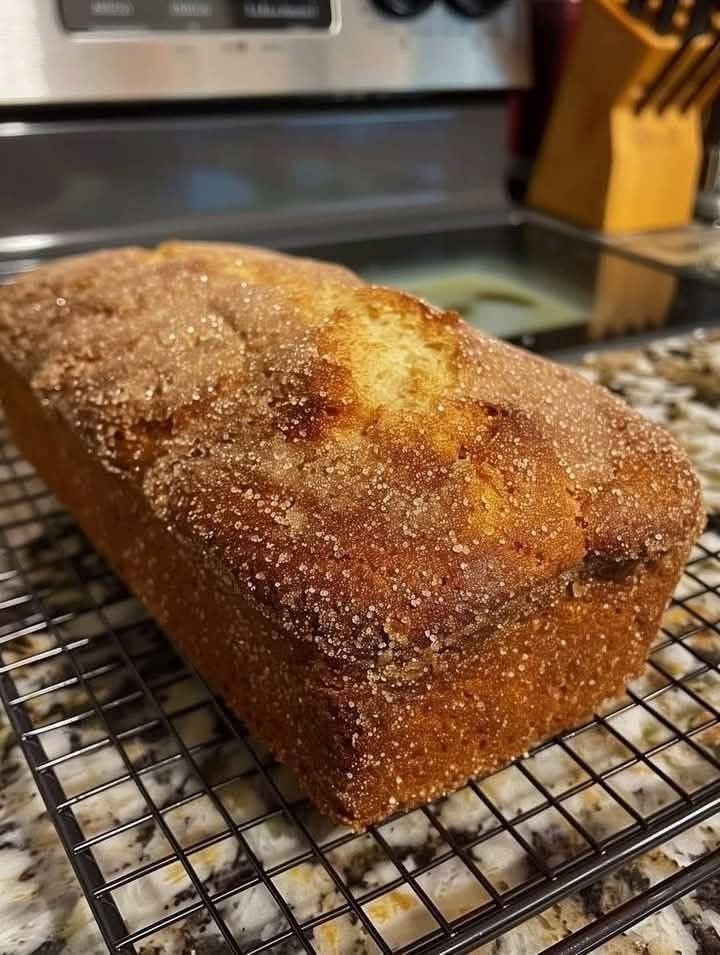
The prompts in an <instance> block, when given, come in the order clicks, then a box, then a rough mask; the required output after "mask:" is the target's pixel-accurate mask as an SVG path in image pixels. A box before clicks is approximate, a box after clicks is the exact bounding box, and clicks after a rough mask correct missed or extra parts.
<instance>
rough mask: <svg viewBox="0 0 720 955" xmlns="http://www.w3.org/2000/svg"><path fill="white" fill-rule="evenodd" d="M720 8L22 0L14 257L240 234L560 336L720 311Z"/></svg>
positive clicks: (7, 171) (17, 261) (3, 135)
mask: <svg viewBox="0 0 720 955" xmlns="http://www.w3.org/2000/svg"><path fill="white" fill-rule="evenodd" d="M715 2H716V0H713V2H712V3H710V2H708V0H697V2H695V3H694V4H693V2H692V0H689V2H688V0H670V2H668V0H662V2H657V0H628V2H627V5H626V6H623V5H622V4H621V3H620V0H584V2H583V3H582V4H581V3H579V2H578V0H534V2H532V3H530V4H529V5H528V4H526V3H525V2H524V0H263V2H255V0H3V3H2V5H0V106H1V109H0V117H1V121H0V168H1V170H2V178H3V183H4V188H3V199H2V202H0V272H1V273H4V274H6V275H9V274H12V273H14V272H18V271H20V270H24V269H26V268H29V267H31V266H32V265H33V264H34V263H35V262H36V261H38V260H39V259H42V258H45V257H47V256H54V255H57V254H61V253H65V252H72V251H77V250H82V249H87V248H91V247H94V246H96V245H111V244H119V243H129V242H130V243H131V242H139V243H151V242H154V241H156V240H159V239H162V238H165V237H167V236H168V235H173V236H183V237H188V238H192V237H197V238H214V239H229V240H236V241H243V242H257V243H263V244H266V245H271V246H276V247H280V248H287V249H295V250H300V251H305V252H308V253H309V254H315V255H320V256H324V257H328V258H332V259H335V260H339V261H343V262H346V263H347V264H348V265H351V266H352V267H354V268H356V269H358V270H359V271H360V272H361V273H362V274H363V275H366V276H367V277H368V278H369V279H372V280H373V281H377V282H384V283H388V284H398V285H401V286H403V287H406V288H409V289H411V290H413V291H415V292H417V293H419V294H421V295H423V296H424V297H426V298H428V299H430V300H431V301H434V302H436V303H437V304H439V305H443V306H451V307H454V308H457V309H459V310H460V311H461V312H462V313H463V314H464V315H465V316H466V317H467V318H468V319H469V320H470V321H471V322H473V323H475V324H477V325H479V326H482V327H484V328H487V329H488V330H490V331H492V332H494V333H495V334H498V335H501V336H503V337H506V338H509V339H511V340H516V341H520V342H522V343H524V344H525V345H527V346H528V347H531V348H535V349H538V350H540V351H550V352H553V353H554V352H558V351H560V352H563V351H567V350H572V349H574V348H582V347H583V346H584V345H585V344H586V343H587V342H588V341H607V340H610V339H612V340H615V339H617V338H618V337H619V338H624V337H627V336H633V337H635V338H637V337H638V336H640V337H643V336H644V337H648V336H652V335H655V334H657V333H658V331H662V330H663V329H666V328H671V327H685V328H691V327H692V328H694V327H698V326H703V325H707V324H712V323H713V322H714V321H716V320H717V318H718V316H719V315H720V287H719V286H718V284H717V276H718V269H720V230H718V228H717V219H718V216H720V210H718V190H719V189H720V184H719V180H720V173H719V172H718V168H719V164H718V140H719V139H720V118H719V115H718V109H717V107H715V108H713V105H712V104H713V99H714V98H715V94H716V93H717V86H718V79H719V78H720V49H719V47H718V36H719V33H718V28H719V26H720V23H719V21H718V11H717V10H716V9H715V8H714V6H713V3H715ZM703 140H704V141H703Z"/></svg>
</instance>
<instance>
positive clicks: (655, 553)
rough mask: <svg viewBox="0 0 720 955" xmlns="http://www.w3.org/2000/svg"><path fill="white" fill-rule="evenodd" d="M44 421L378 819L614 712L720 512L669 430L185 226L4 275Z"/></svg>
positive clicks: (52, 454)
mask: <svg viewBox="0 0 720 955" xmlns="http://www.w3.org/2000/svg"><path fill="white" fill-rule="evenodd" d="M0 349H1V354H2V360H1V363H0V393H1V397H2V401H3V403H4V405H5V408H6V412H7V417H8V420H9V423H10V426H11V428H12V431H13V434H14V437H15V438H16V440H17V444H18V445H19V447H20V449H21V450H22V451H23V453H24V454H25V455H26V456H27V457H28V458H29V460H30V461H31V462H32V463H33V464H34V465H35V467H36V468H37V470H38V472H39V473H40V474H41V475H42V476H43V477H44V478H45V479H46V480H47V482H48V484H49V485H50V487H51V488H52V489H53V490H54V491H55V493H56V494H57V495H58V497H59V498H60V499H61V500H62V501H63V502H64V503H65V504H66V506H67V507H68V508H69V509H70V511H71V512H72V513H73V514H74V515H75V516H76V518H77V520H78V521H79V523H80V525H81V526H82V527H83V528H84V530H85V532H86V533H87V534H88V536H89V537H90V539H91V540H92V541H93V542H94V543H95V545H96V546H97V547H98V549H99V550H100V551H101V552H102V553H103V554H105V555H106V557H107V558H108V559H109V561H110V562H111V564H112V565H113V567H114V568H115V569H116V571H117V573H118V574H119V575H120V576H121V577H123V578H124V579H125V581H126V582H127V583H128V585H129V586H130V587H131V588H132V589H133V590H134V591H135V593H136V594H137V595H138V597H139V598H140V599H141V600H142V601H144V603H145V604H146V606H147V607H148V609H149V610H150V611H151V612H152V614H153V615H154V616H155V617H156V619H157V620H158V621H159V623H160V624H161V625H162V626H163V627H164V628H165V629H166V631H167V633H168V634H169V635H170V636H171V637H172V638H173V639H174V640H175V641H176V642H177V644H178V645H179V646H180V648H181V649H182V651H183V652H184V653H185V654H186V656H187V657H188V658H189V660H190V661H191V662H192V663H193V664H195V665H196V666H197V667H198V668H199V669H200V671H201V672H202V673H204V675H205V676H206V677H207V679H208V680H209V682H210V683H211V685H212V686H213V687H214V688H215V689H216V690H217V692H218V693H220V694H222V696H223V697H224V698H225V699H226V700H227V702H228V704H229V705H230V706H231V707H232V708H233V709H234V710H235V711H236V712H237V713H238V714H240V716H241V717H242V719H243V720H244V721H245V722H246V723H247V724H248V726H249V727H250V728H251V729H252V731H253V732H254V733H255V734H256V735H257V736H258V737H259V738H260V739H261V740H263V741H264V743H265V744H266V745H267V746H268V747H269V748H270V749H271V750H272V751H273V752H274V753H275V754H276V756H277V757H278V758H279V759H281V760H283V761H284V762H286V763H287V764H288V765H289V766H291V767H292V769H293V770H294V771H295V772H296V774H297V776H298V778H299V781H300V783H301V784H302V786H303V787H304V788H305V789H306V791H307V792H308V794H309V795H310V796H311V797H312V798H313V799H314V800H315V802H316V803H317V805H318V806H319V807H321V809H323V810H324V811H326V812H327V813H329V814H330V815H332V816H334V817H335V818H338V819H342V820H345V821H346V822H348V823H349V824H351V825H352V826H361V825H363V824H366V823H369V822H371V821H375V820H379V819H381V818H383V817H385V816H387V815H388V814H389V813H392V812H393V811H395V810H397V809H399V808H402V807H410V806H413V805H417V804H419V803H421V802H423V801H425V800H427V799H429V798H431V797H434V796H437V795H438V794H441V793H443V792H446V791H448V790H451V789H453V788H454V787H457V786H458V785H460V784H462V783H463V782H464V781H465V780H466V779H467V778H468V777H469V776H471V775H473V774H477V773H485V772H488V771H489V770H492V769H494V768H496V767H498V766H500V765H501V764H503V763H505V762H507V761H508V760H509V759H511V758H512V757H514V756H516V755H517V754H519V753H521V752H522V751H524V750H525V749H526V748H527V747H528V745H530V744H532V743H534V742H537V741H539V740H540V739H542V738H543V737H545V736H547V735H548V734H550V733H552V732H554V731H558V730H561V729H563V728H565V727H569V726H571V725H572V724H574V723H575V722H576V721H577V720H579V719H582V718H584V717H586V716H588V715H590V714H591V713H592V711H593V709H594V707H596V706H597V704H598V703H599V702H600V701H601V700H603V699H604V698H605V697H607V696H608V695H611V694H614V693H616V692H618V691H619V690H620V689H621V688H622V686H623V682H624V681H625V680H626V679H627V678H628V677H630V676H632V675H634V674H636V673H637V672H638V671H639V670H640V668H641V666H642V664H643V661H644V658H645V656H646V653H647V650H648V647H649V644H650V642H651V641H652V639H653V637H654V635H655V632H656V628H657V626H658V621H659V619H660V615H661V613H662V611H663V609H664V607H665V605H666V603H667V601H668V599H669V597H670V595H671V592H672V590H673V587H674V584H675V582H676V580H677V578H678V576H679V574H680V572H681V569H682V566H683V563H684V560H685V559H686V557H687V554H688V551H689V548H690V547H691V544H692V542H693V540H694V539H695V537H696V535H697V533H698V532H699V529H700V527H701V525H702V522H703V514H702V507H701V501H700V495H699V490H698V483H697V481H696V479H695V477H694V475H693V473H692V470H691V468H690V466H689V464H688V461H687V459H686V457H685V455H684V453H683V452H682V451H681V450H680V449H679V447H678V446H677V445H676V444H675V442H674V441H673V439H672V438H671V437H670V436H669V435H668V434H666V433H665V432H664V431H663V430H662V429H660V428H658V427H656V426H655V425H653V424H651V423H650V422H649V421H646V420H645V419H643V418H642V417H641V416H640V415H638V414H636V413H635V412H633V411H631V410H630V409H629V408H627V407H626V406H625V405H624V404H622V403H621V402H620V401H619V400H618V399H616V398H615V397H614V396H612V395H611V394H610V393H608V392H607V391H605V390H604V389H602V388H600V387H598V386H595V385H593V384H590V383H588V382H586V381H584V380H583V379H582V378H581V377H579V376H578V375H576V374H574V373H573V372H572V371H570V370H568V369H566V368H563V367H560V366H557V365H555V364H552V363H550V362H548V361H544V360H542V359H540V358H537V357H534V356H532V355H530V354H527V353H525V352H523V351H520V350H517V349H514V348H512V347H510V346H508V345H506V344H504V343H501V342H499V341H496V340H495V339H493V338H490V337H487V336H485V335H483V334H480V333H478V332H477V331H475V330H473V329H471V328H470V327H468V326H467V325H465V324H464V323H463V321H462V320H461V319H460V318H459V317H458V316H457V315H456V314H455V313H453V312H443V311H438V310H437V309H435V308H432V307H431V306H430V305H428V304H426V303H424V302H422V301H419V300H418V299H416V298H413V297H412V296H410V295H406V294H403V293H402V292H398V291H392V290H390V289H386V288H379V287H375V286H368V285H366V284H364V283H363V282H362V281H361V280H360V279H359V278H358V277H357V276H355V275H353V274H352V273H350V272H348V271H346V270H345V269H343V268H340V267H337V266H333V265H325V264H321V263H319V262H312V261H308V260H304V259H299V258H293V257H290V256H285V255H280V254H275V253H270V252H265V251H261V250H258V249H252V248H246V247H242V246H233V245H220V244H186V243H182V242H173V243H169V244H166V245H162V246H160V247H159V248H157V249H155V250H146V249H141V248H127V249H121V250H116V251H108V252H100V253H97V254H92V255H85V256H80V257H77V258H72V259H66V260H62V261H58V262H56V263H53V264H51V265H46V266H43V267H42V268H39V269H37V270H36V271H34V272H32V273H30V274H28V275H25V276H22V277H20V278H18V279H17V280H16V281H15V282H13V283H11V284H9V285H7V286H6V287H4V288H2V289H0Z"/></svg>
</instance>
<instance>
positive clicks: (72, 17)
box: [59, 0, 332, 31]
mask: <svg viewBox="0 0 720 955" xmlns="http://www.w3.org/2000/svg"><path fill="white" fill-rule="evenodd" d="M59 7H60V16H61V19H62V22H63V25H64V26H65V29H66V30H70V31H84V30H96V31H103V30H170V31H173V30H190V31H202V30H283V29H287V28H289V27H302V28H305V29H309V30H329V29H330V27H331V25H332V6H331V3H330V0H59Z"/></svg>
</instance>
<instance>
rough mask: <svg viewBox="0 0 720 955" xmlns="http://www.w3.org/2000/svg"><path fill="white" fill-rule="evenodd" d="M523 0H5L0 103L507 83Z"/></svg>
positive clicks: (0, 12)
mask: <svg viewBox="0 0 720 955" xmlns="http://www.w3.org/2000/svg"><path fill="white" fill-rule="evenodd" d="M527 80H528V61H527V34H526V29H525V16H524V13H523V3H522V0H454V2H451V3H450V2H443V0H435V2H432V0H3V3H2V4H1V5H0V100H1V101H2V102H4V103H15V104H37V103H44V104H47V103H70V102H88V101H93V102H97V101H101V100H116V101H117V100H122V101H129V100H134V101H138V100H142V101H148V100H171V99H178V98H193V99H202V98H205V99H206V98H208V97H213V98H215V97H238V96H242V97H248V96H287V95H297V94H305V95H309V94H314V95H329V96H332V97H335V96H338V95H343V94H363V93H371V92H372V93H379V92H382V93H387V92H418V91H421V90H478V89H504V88H508V87H513V86H515V87H516V86H520V85H523V84H525V83H526V82H527Z"/></svg>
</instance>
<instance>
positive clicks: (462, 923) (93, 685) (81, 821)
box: [0, 419, 720, 955]
mask: <svg viewBox="0 0 720 955" xmlns="http://www.w3.org/2000/svg"><path fill="white" fill-rule="evenodd" d="M718 531H720V527H719V526H718V524H717V522H715V523H714V524H712V523H711V526H710V527H709V529H708V530H707V531H706V533H705V534H704V536H703V538H702V540H701V541H700V543H699V545H698V546H696V547H695V549H694V550H693V553H692V555H691V558H690V561H689V563H688V566H687V569H686V572H685V575H684V577H683V579H682V581H681V584H680V588H679V589H678V592H677V596H676V600H675V602H674V604H673V606H672V607H671V608H670V609H669V610H668V612H667V614H666V616H665V618H664V624H663V628H662V631H661V633H660V635H659V637H658V640H657V642H656V644H655V646H654V649H653V652H652V655H651V659H650V662H649V664H648V666H647V668H646V670H645V672H644V673H643V675H642V676H641V677H640V678H639V679H637V680H635V681H634V682H633V683H632V684H631V685H630V686H628V688H627V692H626V694H625V695H624V696H623V697H622V698H620V699H618V700H616V701H614V702H613V703H612V704H611V705H607V706H606V707H605V708H604V709H603V710H602V712H600V713H598V714H597V715H596V717H595V718H594V719H593V720H592V721H591V722H588V723H587V724H585V725H583V726H580V727H577V728H575V729H574V730H572V731H570V732H567V733H564V734H562V735H561V736H559V737H557V738H555V739H553V740H551V741H549V742H547V743H545V744H544V745H542V746H540V747H538V748H537V749H535V750H534V751H533V752H532V753H531V754H530V755H529V756H527V757H525V758H523V759H521V760H518V761H516V762H515V763H514V764H513V765H512V766H510V767H508V768H506V769H505V770H503V771H502V772H500V773H497V774H495V775H494V776H491V777H488V778H485V779H483V780H479V781H473V782H471V783H469V784H468V785H467V786H466V787H465V788H463V789H462V790H460V791H459V792H457V793H455V794H453V795H451V796H449V797H447V798H445V799H441V800H438V801H437V802H435V803H433V804H430V805H428V806H425V807H423V808H421V809H418V810H416V811H414V812H411V813H407V814H401V815H398V816H396V817H395V818H393V819H391V820H389V821H388V822H386V823H385V824H383V825H381V826H378V827H374V828H371V829H370V830H368V831H367V832H365V833H362V834H357V833H352V832H350V831H349V830H347V829H345V828H343V827H340V826H338V825H335V824H333V823H331V822H329V821H328V820H326V819H324V818H322V817H321V816H320V815H319V814H318V813H317V811H316V810H314V809H313V807H312V806H311V805H310V804H309V803H308V801H307V800H306V799H304V798H303V796H302V794H301V793H300V792H299V791H298V790H297V788H296V786H295V783H294V781H293V779H292V777H291V776H290V774H289V773H288V772H287V771H286V770H285V769H284V768H283V767H281V766H279V765H278V764H277V763H275V762H274V761H273V760H272V758H271V757H270V755H269V754H268V753H267V752H266V751H265V750H264V749H263V748H262V747H261V746H260V745H259V744H258V743H257V742H256V741H254V740H253V739H252V738H250V737H249V736H248V734H247V733H246V731H245V730H244V728H243V726H242V725H241V724H240V723H239V722H238V721H237V720H235V719H234V718H233V717H232V716H231V715H230V714H229V713H227V712H226V711H225V709H224V708H223V706H222V703H221V702H220V701H219V700H218V699H216V698H215V697H213V695H212V694H211V693H210V692H209V691H208V689H207V687H206V686H205V684H204V683H203V682H202V680H201V679H200V678H199V677H198V675H197V674H196V673H194V672H193V671H192V670H191V669H190V668H189V667H188V666H187V665H186V664H185V663H184V661H183V660H182V659H181V658H180V657H179V655H178V654H177V652H176V651H175V650H174V649H173V647H172V646H171V644H169V643H168V642H167V640H166V639H165V637H164V636H163V635H162V634H161V632H160V631H159V630H158V629H157V627H156V626H155V625H154V624H153V622H152V621H151V620H150V619H148V618H147V616H146V614H145V613H144V612H143V610H142V608H141V607H140V606H139V605H138V604H137V602H136V601H134V600H133V598H132V597H131V596H130V595H129V594H128V592H127V591H126V590H125V588H124V587H123V585H122V584H121V583H120V581H118V580H117V578H116V577H114V576H113V574H112V573H111V572H110V571H109V569H108V568H107V566H106V565H105V564H104V563H103V561H102V559H101V558H100V557H99V556H98V554H97V553H96V552H95V551H94V550H93V549H92V547H91V546H90V545H89V544H88V542H87V541H86V540H85V539H84V537H83V536H82V534H81V533H80V532H79V530H78V529H77V527H76V526H75V525H74V524H73V522H72V520H71V519H70V518H69V517H68V516H67V515H66V514H64V513H63V511H62V509H61V508H60V507H59V505H58V504H57V502H56V500H55V499H54V498H53V497H52V495H51V494H50V493H49V492H48V491H47V489H46V487H45V486H44V485H43V483H42V482H41V481H40V480H39V479H38V478H37V477H36V476H35V475H34V473H33V471H32V469H31V468H30V466H29V465H28V464H27V463H26V462H25V461H24V460H23V459H22V458H21V457H20V456H19V454H18V453H17V451H16V450H15V449H14V448H13V446H12V445H11V443H10V441H9V438H8V434H7V430H6V428H5V426H4V424H3V423H2V420H1V419H0V694H1V695H2V700H3V703H4V705H5V708H6V710H7V712H8V715H9V718H10V720H11V723H12V726H13V728H14V730H15V731H16V733H17V734H18V737H19V739H20V742H21V745H22V748H23V751H24V753H25V756H26V758H27V761H28V763H29V766H30V769H31V771H32V773H33V776H34V778H35V781H36V783H37V786H38V788H39V790H40V792H41V794H42V796H43V799H44V800H45V803H46V804H47V807H48V810H49V812H50V814H51V817H52V819H53V821H54V823H55V826H56V828H57V832H58V835H59V837H60V839H61V841H62V843H63V846H64V848H65V850H66V852H67V854H68V856H69V858H70V861H71V863H72V865H73V868H74V870H75V872H76V874H77V877H78V879H79V881H80V884H81V886H82V888H83V891H84V892H85V895H86V896H87V899H88V901H89V903H90V906H91V908H92V911H93V914H94V916H95V918H96V919H97V922H98V924H99V926H100V929H101V931H102V934H103V937H104V939H105V941H106V943H107V945H108V947H109V948H110V949H111V950H112V951H121V952H128V951H138V952H148V953H149V952H160V951H177V952H180V951H183V950H187V951H190V950H193V951H197V952H199V953H200V952H203V951H207V952H217V951H220V950H222V951H225V950H231V951H241V952H244V953H248V955H251V953H259V952H275V953H278V955H280V953H282V955H290V953H294V952H303V951H306V952H318V953H320V955H324V953H329V952H333V953H336V952H343V953H344V952H353V953H363V952H373V953H374V952H382V953H389V952H401V953H410V952H412V953H416V955H425V953H430V952H433V953H434V952H445V953H448V952H455V953H460V952H464V951H469V950H470V949H471V948H473V947H475V946H477V945H479V944H480V943H482V942H485V941H488V940H490V939H492V938H494V937H496V936H498V935H499V934H500V933H502V932H503V931H505V930H507V929H508V928H510V927H512V926H513V925H516V924H518V923H519V922H521V921H523V920H524V919H526V918H528V917H529V916H530V915H532V914H533V913H535V912H539V911H540V910H542V909H545V908H547V907H548V906H549V905H551V904H552V903H553V902H555V901H557V900H558V899H560V898H562V897H563V896H565V895H567V894H568V893H569V892H571V891H574V890H577V889H579V888H581V887H582V886H585V885H588V884H589V883H590V882H592V881H594V880H596V879H598V878H599V877H600V876H602V875H603V874H604V873H607V872H609V871H610V870H612V869H615V868H617V867H618V866H620V865H621V864H623V863H624V862H627V861H628V860H630V859H632V858H634V857H635V856H637V855H639V854H640V853H642V852H644V851H646V850H647V849H649V848H651V847H653V846H655V845H659V844H660V843H661V842H664V841H666V840H667V839H669V838H670V837H672V836H673V835H675V834H677V833H679V832H681V831H683V830H684V829H687V828H688V827H690V826H691V825H693V824H696V823H698V822H700V821H701V820H703V819H705V818H707V817H708V816H710V815H711V814H713V813H715V812H717V811H718V810H719V809H720V624H719V621H720V596H719V595H718V594H719V593H720V590H719V586H720V534H719V533H718ZM719 866H720V859H718V853H717V852H715V853H712V854H711V855H710V856H708V858H707V859H704V860H699V861H698V862H697V863H695V864H694V865H693V866H691V867H689V869H688V870H686V871H685V872H681V873H679V874H678V876H677V877H675V879H674V880H669V881H668V883H667V885H666V887H663V886H661V887H660V888H659V889H658V888H657V887H656V888H655V889H653V890H652V892H648V893H645V895H643V896H640V897H639V898H637V899H635V900H632V901H631V902H630V903H628V904H627V906H624V907H622V908H621V909H619V910H618V912H617V913H613V914H612V915H611V916H610V917H606V918H605V919H604V920H601V921H600V922H599V923H595V925H593V926H590V927H589V928H588V929H587V930H585V932H584V933H579V937H578V939H577V943H576V945H575V947H574V948H572V951H574V952H580V951H590V950H591V948H592V945H593V944H595V943H596V942H597V941H598V940H602V939H603V938H607V937H609V936H610V935H612V934H613V933H614V932H617V931H620V930H621V929H622V928H624V927H626V926H627V925H629V924H632V923H633V922H635V921H637V920H638V919H639V918H640V917H642V915H644V914H647V913H648V912H650V911H652V910H653V909H656V908H658V907H659V905H660V904H663V903H664V902H667V901H668V900H670V899H673V898H676V897H677V896H678V895H679V894H680V893H681V892H684V891H687V890H688V889H689V888H692V887H693V886H694V885H697V884H698V883H699V881H700V880H702V879H704V878H706V877H707V876H708V875H709V874H711V873H713V872H717V871H718V868H719ZM663 885H665V884H663ZM558 950H559V949H558ZM563 950H564V951H568V950H569V949H568V948H567V947H566V948H564V949H563Z"/></svg>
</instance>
